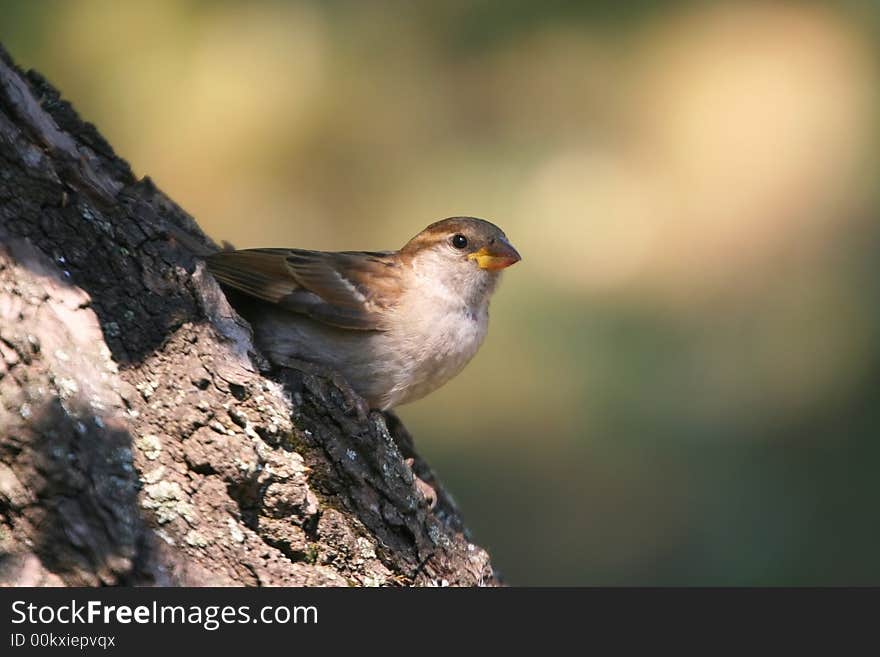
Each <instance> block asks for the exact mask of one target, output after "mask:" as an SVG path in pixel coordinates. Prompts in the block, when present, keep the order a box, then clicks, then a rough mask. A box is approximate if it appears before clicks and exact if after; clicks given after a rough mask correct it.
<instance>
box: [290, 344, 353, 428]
mask: <svg viewBox="0 0 880 657" xmlns="http://www.w3.org/2000/svg"><path fill="white" fill-rule="evenodd" d="M275 361H276V363H277V364H278V365H281V366H283V367H288V368H291V369H294V370H298V371H300V372H303V373H305V374H311V375H312V376H318V377H321V378H324V379H327V380H328V381H330V383H332V384H333V386H334V387H335V388H336V389H337V390H338V391H339V393H340V394H341V395H342V399H343V402H344V406H343V410H344V411H345V413H346V414H347V415H352V414H354V415H357V418H358V420H359V421H361V422H366V421H367V418H368V417H369V416H370V406H369V404H367V402H366V401H365V400H364V398H363V397H361V396H360V395H359V394H358V393H357V392H356V391H355V389H354V388H352V387H351V384H350V383H349V382H348V381H347V380H346V378H345V377H344V376H342V375H341V374H340V373H339V372H337V371H336V370H333V369H330V368H329V367H327V366H325V365H320V364H318V363H312V362H309V361H307V360H300V359H299V358H288V357H285V358H283V359H280V358H278V356H277V355H276V356H275Z"/></svg>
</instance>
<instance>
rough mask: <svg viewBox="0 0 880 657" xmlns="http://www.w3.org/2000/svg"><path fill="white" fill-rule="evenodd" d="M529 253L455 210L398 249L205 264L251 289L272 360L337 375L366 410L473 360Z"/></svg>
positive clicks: (220, 257) (217, 257)
mask: <svg viewBox="0 0 880 657" xmlns="http://www.w3.org/2000/svg"><path fill="white" fill-rule="evenodd" d="M520 259H521V258H520V254H519V253H518V252H517V250H516V249H515V248H514V247H513V245H512V244H511V243H510V241H509V240H508V238H507V236H506V235H505V234H504V232H503V231H502V230H501V229H500V228H499V227H498V226H496V225H495V224H493V223H491V222H489V221H486V220H484V219H478V218H476V217H450V218H447V219H443V220H441V221H437V222H435V223H432V224H431V225H429V226H428V227H427V228H425V229H424V230H422V231H421V232H420V233H418V234H417V235H416V236H415V237H413V238H412V239H410V240H409V241H408V242H407V243H406V244H404V245H403V247H401V248H400V249H398V250H396V251H310V250H304V249H298V248H257V249H241V250H225V251H220V252H218V253H215V254H212V255H210V256H209V257H208V258H207V268H208V271H209V272H210V273H211V274H212V275H213V276H214V277H215V278H216V279H217V281H219V282H220V283H221V284H222V285H224V286H226V287H227V288H231V289H232V290H235V291H237V292H239V293H243V294H244V295H246V296H247V297H250V298H252V300H254V302H255V303H253V304H251V306H252V310H251V312H250V313H249V315H248V316H247V319H248V320H249V321H250V323H251V325H252V327H253V330H254V339H255V343H256V345H257V347H258V348H259V349H260V351H261V352H262V353H263V355H264V356H265V357H266V358H267V359H268V360H269V361H270V362H272V363H274V364H275V365H279V366H282V367H290V366H294V367H296V366H297V365H298V364H300V363H306V364H311V365H314V366H317V367H319V368H321V371H322V372H325V371H329V372H331V373H334V374H338V375H339V376H341V378H342V380H343V383H344V384H347V386H348V388H349V390H350V391H353V392H354V393H356V395H357V396H359V397H360V398H361V399H362V400H363V401H364V402H366V406H367V407H368V409H372V410H379V411H387V410H390V409H393V408H396V407H397V406H401V405H403V404H407V403H410V402H413V401H416V400H418V399H421V398H423V397H425V396H426V395H428V394H430V393H431V392H433V391H434V390H436V389H437V388H439V387H440V386H442V385H444V384H445V383H447V382H448V381H449V380H450V379H452V378H453V377H454V376H456V375H457V374H458V373H459V372H461V370H462V369H463V368H464V367H465V365H467V364H468V362H470V360H471V359H472V358H473V357H474V355H476V353H477V350H478V349H479V348H480V345H481V344H482V343H483V340H484V339H485V337H486V334H487V331H488V327H489V301H490V298H491V297H492V294H493V292H494V291H495V290H496V288H497V286H498V282H499V280H500V277H501V273H502V271H503V270H504V269H506V268H508V267H510V266H511V265H513V264H515V263H517V262H519V261H520ZM343 391H345V389H344V390H343ZM359 414H360V413H359Z"/></svg>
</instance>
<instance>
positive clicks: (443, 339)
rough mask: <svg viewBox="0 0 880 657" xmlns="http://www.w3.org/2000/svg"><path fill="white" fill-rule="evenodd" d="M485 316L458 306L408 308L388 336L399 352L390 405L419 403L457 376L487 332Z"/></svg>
mask: <svg viewBox="0 0 880 657" xmlns="http://www.w3.org/2000/svg"><path fill="white" fill-rule="evenodd" d="M488 322H489V317H488V312H486V311H485V310H473V309H468V308H465V307H462V306H461V304H448V305H445V304H438V303H437V302H436V300H435V302H434V303H433V304H430V303H425V304H424V305H423V307H419V304H418V303H416V304H411V305H410V306H409V308H408V315H407V316H406V317H403V318H400V320H399V321H398V322H396V323H395V329H394V331H393V332H394V333H395V335H394V336H393V337H392V336H389V337H390V338H391V339H392V340H393V341H394V343H395V344H397V345H399V347H400V350H399V352H398V354H397V357H398V359H399V360H398V362H399V363H400V365H399V369H398V372H397V377H396V379H397V381H396V384H395V386H394V388H393V389H392V390H391V391H390V398H389V402H391V405H394V406H396V405H399V404H405V403H407V402H410V401H415V400H416V399H420V398H421V397H424V396H425V395H427V394H429V393H430V392H432V391H434V390H436V389H437V388H439V387H440V386H442V385H443V384H444V383H446V382H447V381H449V380H450V379H451V378H452V377H454V376H455V375H456V374H458V373H459V372H461V370H462V369H463V368H464V366H465V365H467V364H468V362H469V361H470V360H471V359H472V358H473V357H474V355H475V354H476V353H477V350H478V349H479V348H480V345H481V344H482V342H483V339H484V338H485V337H486V333H487V330H488Z"/></svg>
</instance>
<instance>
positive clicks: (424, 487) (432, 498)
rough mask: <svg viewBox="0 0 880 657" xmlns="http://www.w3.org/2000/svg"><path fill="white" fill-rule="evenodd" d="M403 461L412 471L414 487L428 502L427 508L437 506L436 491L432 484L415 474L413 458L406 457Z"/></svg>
mask: <svg viewBox="0 0 880 657" xmlns="http://www.w3.org/2000/svg"><path fill="white" fill-rule="evenodd" d="M404 463H406V464H407V465H408V466H409V467H410V469H411V470H412V471H413V480H414V482H415V485H416V488H417V489H418V490H419V492H420V493H421V494H422V496H423V497H424V498H425V501H427V502H428V509H429V510H431V511H433V510H434V507H435V506H437V491H436V490H434V487H433V486H431V485H430V484H428V483H426V482H425V481H423V480H421V479H419V476H418V475H417V474H416V471H415V469H413V464H414V463H415V459H414V458H408V459H406V460H405V461H404Z"/></svg>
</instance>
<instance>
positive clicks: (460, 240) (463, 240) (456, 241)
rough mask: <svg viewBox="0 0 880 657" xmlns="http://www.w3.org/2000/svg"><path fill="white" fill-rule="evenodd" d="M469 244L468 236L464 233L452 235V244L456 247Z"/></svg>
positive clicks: (461, 247) (460, 247) (459, 247)
mask: <svg viewBox="0 0 880 657" xmlns="http://www.w3.org/2000/svg"><path fill="white" fill-rule="evenodd" d="M467 245H468V241H467V237H465V236H464V235H461V234H459V235H453V236H452V246H454V247H455V248H456V249H463V248H465V247H466V246H467Z"/></svg>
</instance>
